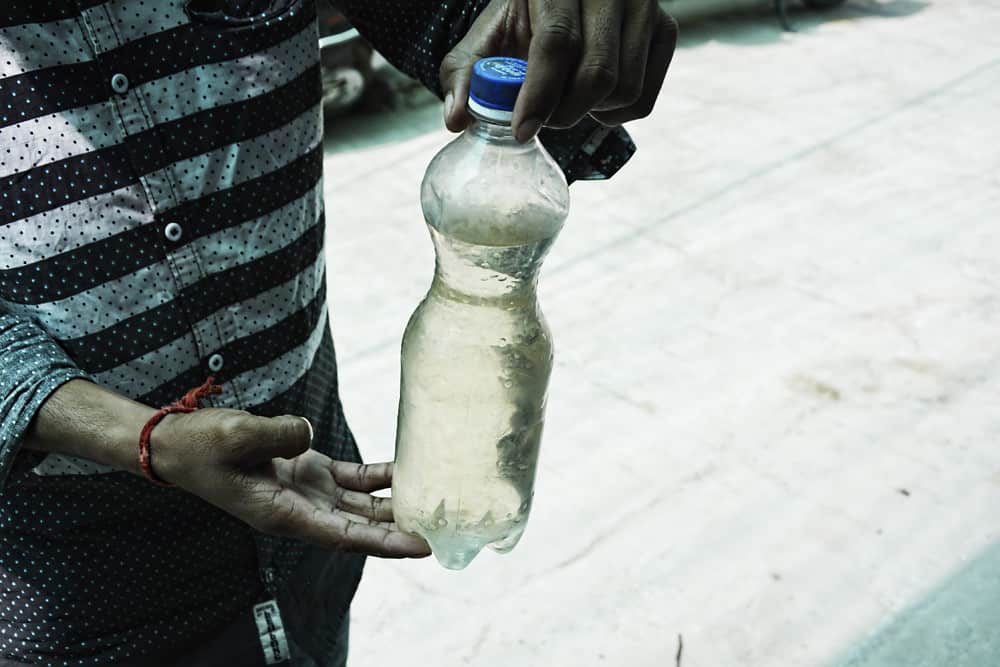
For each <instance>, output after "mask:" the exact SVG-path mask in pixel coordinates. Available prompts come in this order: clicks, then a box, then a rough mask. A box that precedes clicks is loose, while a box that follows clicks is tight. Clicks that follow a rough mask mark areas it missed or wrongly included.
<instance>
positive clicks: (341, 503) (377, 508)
mask: <svg viewBox="0 0 1000 667" xmlns="http://www.w3.org/2000/svg"><path fill="white" fill-rule="evenodd" d="M337 508H338V509H342V510H345V511H347V512H352V513H354V514H357V515H359V516H363V517H364V518H365V519H371V520H374V521H386V522H391V521H392V519H393V516H392V499H391V498H377V497H375V496H373V495H370V494H367V493H361V492H359V491H342V492H341V493H340V496H339V497H338V498H337Z"/></svg>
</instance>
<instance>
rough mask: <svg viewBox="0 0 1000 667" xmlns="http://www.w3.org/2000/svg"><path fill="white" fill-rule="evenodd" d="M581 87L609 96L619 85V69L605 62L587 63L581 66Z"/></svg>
mask: <svg viewBox="0 0 1000 667" xmlns="http://www.w3.org/2000/svg"><path fill="white" fill-rule="evenodd" d="M579 81H580V87H581V88H583V89H584V90H587V91H590V92H592V93H596V94H598V95H600V96H607V95H608V94H610V93H611V92H612V91H614V90H615V88H617V87H618V71H617V70H616V69H615V68H613V67H611V66H610V65H608V64H607V63H603V62H593V63H587V64H585V65H583V67H581V68H580V74H579Z"/></svg>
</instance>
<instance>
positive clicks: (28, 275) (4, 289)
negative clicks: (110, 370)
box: [0, 145, 323, 304]
mask: <svg viewBox="0 0 1000 667" xmlns="http://www.w3.org/2000/svg"><path fill="white" fill-rule="evenodd" d="M322 171H323V154H322V147H321V146H319V145H317V146H316V147H315V148H313V149H312V150H310V151H309V152H308V153H306V154H305V155H303V156H302V157H300V158H297V159H296V160H294V161H293V162H290V163H289V164H287V165H285V166H283V167H281V168H280V169H278V170H277V171H273V172H271V173H269V174H265V175H264V176H259V177H257V178H254V179H251V180H249V181H245V182H243V183H240V184H239V185H236V186H233V187H231V188H227V189H225V190H220V191H219V192H215V193H212V194H210V195H206V196H204V197H201V198H199V199H195V200H192V201H189V202H185V203H183V204H181V205H180V206H178V207H175V208H173V209H170V210H169V211H167V212H165V213H164V215H163V219H159V220H157V222H155V223H153V224H147V225H143V226H141V227H135V228H133V229H130V230H128V231H126V232H122V233H121V234H117V235H115V236H112V237H109V238H106V239H101V240H99V241H94V242H93V243H88V244H87V245H85V246H82V247H80V248H77V249H75V250H70V251H69V252H65V253H61V254H59V255H54V256H52V257H49V258H47V259H45V260H42V261H41V262H37V263H35V264H30V265H28V266H23V267H18V268H14V269H5V270H0V294H2V296H3V298H4V299H6V300H8V301H11V302H13V303H26V304H28V303H30V304H37V303H45V302H47V301H56V300H58V299H64V298H66V297H69V296H72V295H74V294H79V293H80V292H85V291H86V290H88V289H92V288H94V287H96V286H98V285H100V284H102V283H105V282H108V281H110V280H116V279H118V278H121V277H122V276H126V275H128V274H129V273H132V272H134V271H137V270H139V269H141V268H143V267H145V266H149V265H150V264H153V263H155V262H158V261H160V260H161V259H163V245H162V244H163V243H164V241H163V240H162V238H163V226H164V224H166V223H167V222H169V221H178V222H180V223H181V224H182V225H184V230H185V237H184V242H185V243H190V242H191V241H193V240H195V239H197V238H200V237H202V236H205V235H207V234H211V233H213V232H217V231H219V230H222V229H226V228H228V227H232V226H235V225H238V224H241V223H244V222H246V221H248V220H253V219H255V218H259V217H261V216H263V215H266V214H268V213H270V212H271V211H274V210H277V209H279V208H281V207H282V206H284V205H286V204H289V203H291V202H293V201H295V200H296V199H298V198H299V197H302V196H304V195H305V194H306V193H307V192H309V190H311V189H312V188H313V187H315V185H316V183H317V182H318V181H319V178H320V176H321V175H322ZM0 184H2V180H0ZM0 187H2V185H0ZM3 196H4V192H3V190H2V189H0V198H2V197H3ZM2 201H3V199H0V202H2ZM0 210H2V209H0ZM143 249H148V250H143ZM81 267H87V270H86V271H83V272H81V271H80V269H81ZM50 276H60V277H61V279H60V280H55V279H54V278H50ZM66 277H71V278H72V279H71V280H67V279H66ZM9 286H16V287H9Z"/></svg>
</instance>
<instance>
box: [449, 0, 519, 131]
mask: <svg viewBox="0 0 1000 667" xmlns="http://www.w3.org/2000/svg"><path fill="white" fill-rule="evenodd" d="M506 13H507V3H506V2H500V1H497V0H494V2H491V3H490V4H489V5H488V6H487V7H486V9H484V10H483V13H482V14H480V15H479V17H478V18H477V19H476V20H475V22H474V23H473V24H472V27H471V28H469V32H467V33H466V34H465V37H463V38H462V41H460V42H459V43H458V44H456V45H455V48H453V49H452V50H451V51H450V52H449V53H448V55H446V56H445V57H444V60H442V61H441V70H440V77H441V90H442V92H443V93H444V123H445V125H447V126H448V129H449V130H451V131H452V132H461V131H462V130H464V129H465V128H466V126H467V125H468V124H469V121H470V120H471V118H470V117H469V112H468V111H467V110H466V105H467V104H468V102H469V85H470V84H471V82H472V66H473V65H475V64H476V61H478V60H479V59H480V58H486V57H487V56H495V55H503V53H502V52H504V51H506V50H507V49H506V48H505V47H504V43H505V41H506V40H507V39H508V37H509V36H508V35H507V32H508V26H507V25H506V23H507V22H508V20H509V17H507V14H506ZM515 55H516V54H515Z"/></svg>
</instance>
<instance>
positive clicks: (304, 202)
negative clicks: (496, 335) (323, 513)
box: [0, 0, 633, 667]
mask: <svg viewBox="0 0 1000 667" xmlns="http://www.w3.org/2000/svg"><path fill="white" fill-rule="evenodd" d="M485 4H486V0H441V1H431V0H346V1H344V2H339V3H338V5H339V6H340V7H341V9H342V10H343V11H344V12H345V13H346V14H347V15H348V16H349V17H350V19H351V20H352V21H353V22H354V23H355V24H356V25H357V26H358V27H359V29H360V30H361V31H362V32H363V33H364V34H365V35H366V36H367V37H368V39H369V40H370V41H371V42H372V43H373V44H374V46H375V47H376V48H378V49H379V50H381V51H382V52H383V54H384V55H386V57H387V58H389V59H390V60H391V61H392V62H394V63H395V64H397V65H398V66H399V67H401V68H402V69H404V70H405V71H407V72H410V73H411V74H413V75H414V76H416V77H418V78H420V79H421V80H422V81H423V82H424V83H426V84H427V85H428V86H429V87H430V88H431V89H433V90H436V91H437V92H438V93H440V91H439V90H437V86H438V84H437V71H438V67H439V63H440V61H441V58H442V57H443V56H444V54H445V53H446V52H447V51H448V49H450V48H451V46H453V45H454V44H455V43H456V42H457V41H458V40H459V39H460V38H461V37H462V36H463V35H464V34H465V32H466V31H467V30H468V28H469V26H470V25H471V23H472V21H473V20H474V19H475V17H476V16H477V14H478V12H479V11H481V10H482V8H483V7H484V6H485ZM317 42H318V35H317V30H316V7H315V5H314V4H313V2H312V0H163V1H156V2H151V1H150V0H4V2H2V3H0V364H2V368H3V370H2V372H0V664H4V661H5V660H7V661H13V664H48V665H61V666H64V667H75V666H77V665H94V664H124V665H143V666H146V665H155V664H160V663H161V661H162V660H164V659H169V657H170V656H171V655H175V654H176V653H177V652H178V651H182V650H187V649H190V648H191V647H192V646H197V645H198V644H199V642H201V641H203V640H204V639H205V638H206V637H209V636H211V635H213V633H215V632H217V631H220V630H221V629H222V628H226V627H232V624H233V622H234V620H236V621H238V620H239V619H240V618H243V617H245V618H246V620H247V622H251V623H252V619H251V618H250V612H251V608H252V606H253V605H254V603H257V602H260V601H262V600H264V599H272V598H273V599H276V600H277V601H278V605H279V608H280V609H281V613H282V616H283V618H284V619H285V628H286V632H287V633H288V636H289V638H290V639H291V640H292V641H293V643H294V645H295V646H296V647H298V648H299V649H301V650H302V651H303V652H304V653H305V654H307V655H308V656H309V657H310V658H311V659H313V660H314V661H315V662H316V663H317V664H324V662H326V661H325V660H324V658H325V657H326V656H328V655H330V653H329V651H330V650H331V647H332V646H335V645H336V637H334V636H332V634H333V633H336V632H337V630H338V629H339V628H340V627H341V626H342V619H344V618H345V616H346V614H347V610H348V608H349V606H350V601H351V598H352V596H353V594H354V591H355V589H356V587H357V585H358V581H359V579H360V577H361V571H362V568H363V564H364V558H363V557H360V556H357V555H352V554H346V553H337V552H335V553H330V552H322V551H320V550H317V549H313V548H310V547H307V546H305V545H303V544H300V543H297V542H294V541H290V540H285V539H278V538H272V537H267V536H263V535H260V534H256V533H254V532H253V531H251V530H250V529H249V528H248V527H246V526H245V525H243V524H242V523H240V522H238V521H236V520H234V519H232V518H231V517H229V516H227V515H225V514H223V513H221V512H219V511H217V510H215V509H214V508H213V507H211V506H209V505H207V504H206V503H204V502H202V501H200V500H199V499H197V498H195V497H192V496H190V495H188V494H186V493H184V492H183V491H180V490H178V489H164V488H160V487H156V486H153V485H150V484H148V483H147V482H146V481H144V480H142V479H140V478H137V477H133V476H130V475H128V474H126V473H122V472H118V471H115V470H113V469H111V468H108V467H106V466H103V465H101V464H98V463H96V462H94V461H88V460H86V459H82V458H78V457H69V456H63V455H57V454H49V455H44V454H39V453H35V452H30V451H27V450H21V449H20V448H19V441H20V439H21V437H22V435H23V433H24V431H25V430H26V429H27V427H28V424H29V423H30V421H31V419H32V417H33V416H34V414H35V413H36V412H37V410H38V408H39V406H40V405H41V404H42V402H44V400H45V399H46V397H47V396H49V395H50V394H51V393H52V392H53V391H54V390H55V389H57V388H58V387H59V385H61V384H62V383H64V382H66V381H68V380H70V379H73V378H87V379H90V380H92V381H95V382H97V383H99V384H101V385H103V386H105V387H108V388H111V389H113V390H115V391H117V392H119V393H122V394H125V395H127V396H129V397H131V398H133V399H135V400H138V401H141V402H143V403H145V404H148V405H151V406H162V405H165V404H168V403H170V402H172V401H174V400H175V399H177V398H178V397H179V396H181V395H183V394H184V393H185V392H186V391H187V390H189V389H190V388H192V387H194V386H197V385H199V384H201V383H202V382H203V381H204V379H205V377H206V376H208V375H214V376H215V377H216V379H217V382H219V383H220V384H221V385H222V387H223V389H224V392H223V393H222V394H221V395H218V396H214V397H212V399H211V404H213V405H215V406H218V407H228V408H235V409H243V410H249V411H251V412H255V413H259V414H264V415H279V414H299V415H304V416H306V417H308V418H309V419H310V420H311V421H312V423H313V425H314V427H315V430H316V439H315V444H314V446H315V447H316V448H317V449H319V450H321V451H323V452H324V453H326V454H328V455H330V456H332V457H334V458H336V459H341V460H347V461H360V460H361V458H360V455H359V452H358V448H357V445H356V443H355V441H354V438H353V436H352V435H351V431H350V429H349V428H348V425H347V423H346V421H345V419H344V415H343V410H342V408H341V404H340V400H339V398H338V392H337V370H336V360H335V353H334V347H333V341H332V338H331V334H330V325H329V318H328V314H327V308H326V292H325V285H326V280H325V264H324V253H323V240H324V228H325V212H326V208H325V204H324V201H323V194H322V193H323V187H322V166H323V155H322V113H321V108H320V101H321V89H320V69H319V53H318V48H317ZM543 141H545V142H546V145H547V146H548V147H549V150H550V152H552V153H553V155H554V156H555V157H556V159H557V160H558V161H559V163H560V165H561V166H562V167H563V169H564V171H565V172H566V174H567V177H568V178H569V179H570V180H573V179H576V178H599V177H606V176H609V175H610V174H611V173H613V172H614V170H616V169H617V168H618V167H620V166H621V164H623V163H624V161H625V160H627V159H628V156H629V155H631V151H632V150H633V147H632V146H631V142H630V140H629V139H628V136H627V135H626V134H624V132H622V131H620V130H609V129H607V128H599V127H596V126H594V125H587V124H581V126H579V127H578V128H574V130H571V131H569V132H567V133H548V131H547V133H546V134H545V136H544V137H543ZM355 196H361V195H357V194H356V195H355ZM136 437H137V443H138V434H136ZM261 659H263V652H262V651H261Z"/></svg>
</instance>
